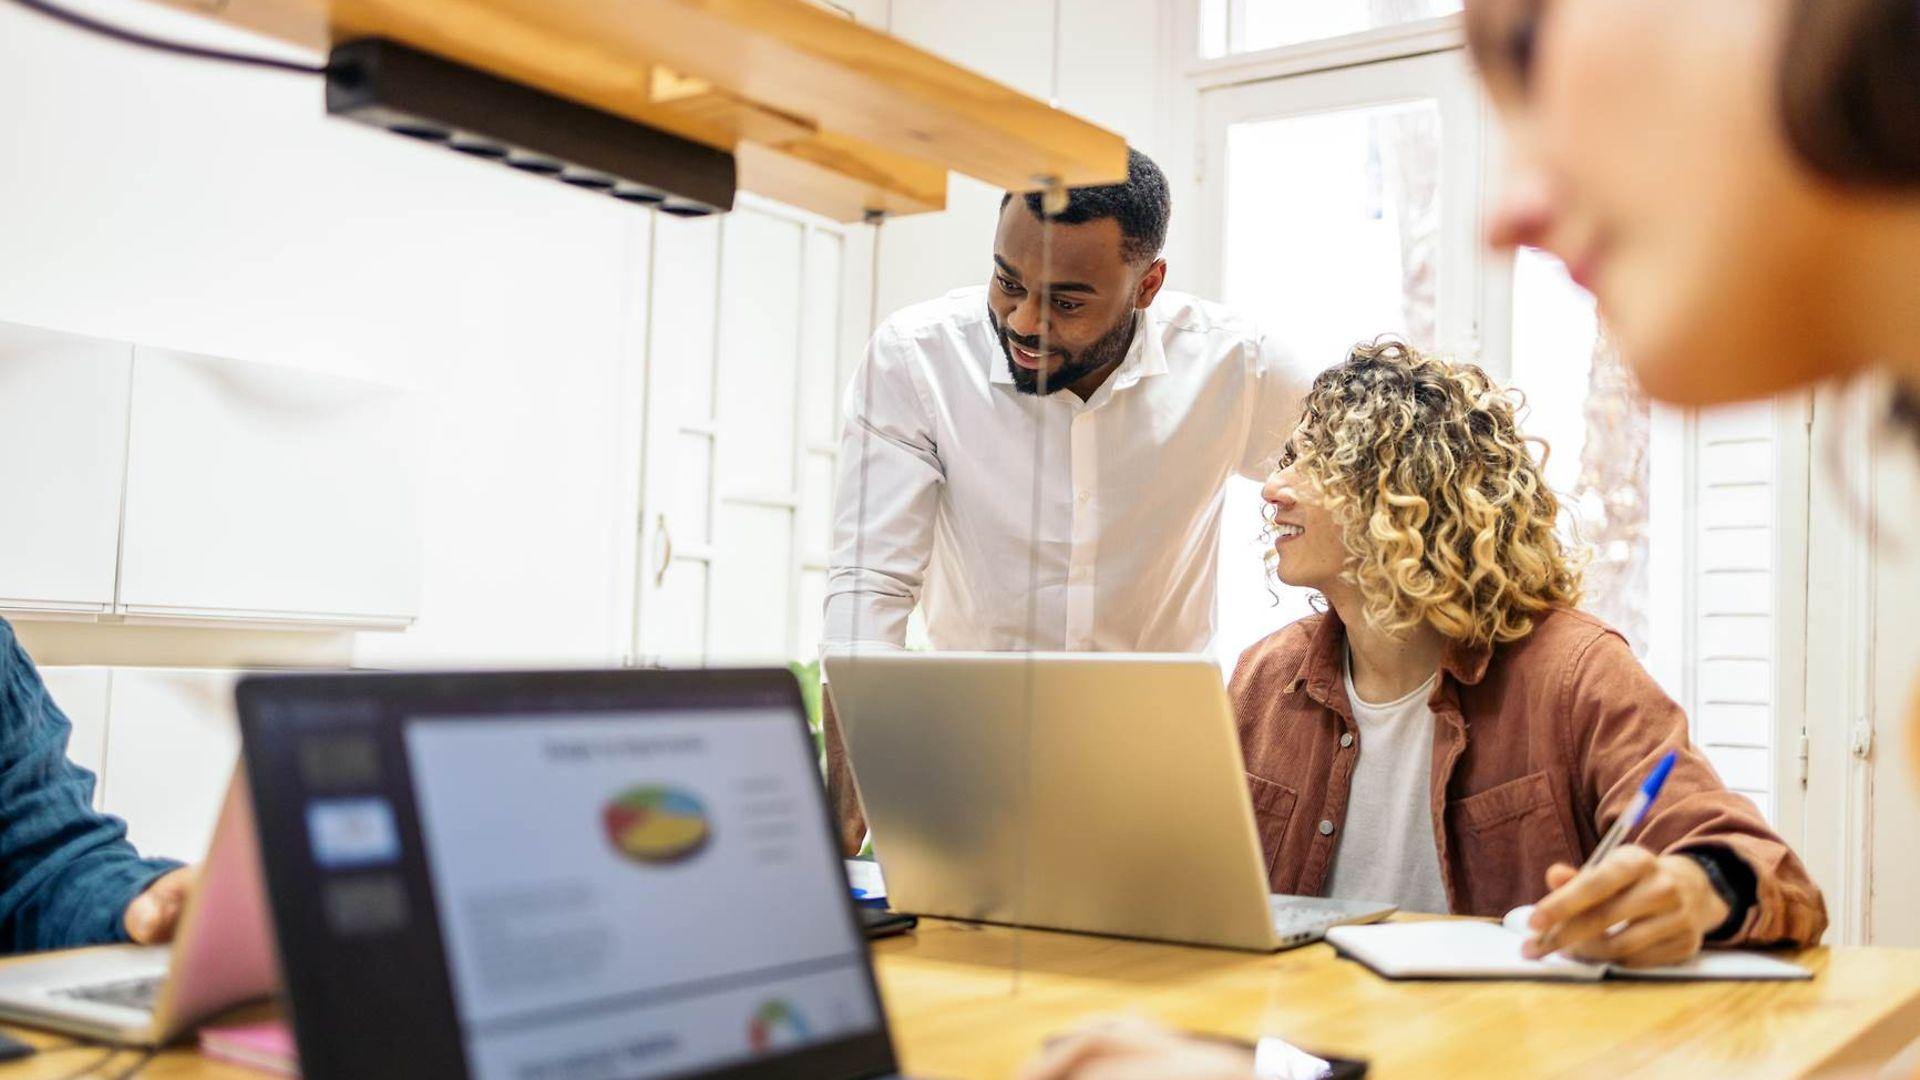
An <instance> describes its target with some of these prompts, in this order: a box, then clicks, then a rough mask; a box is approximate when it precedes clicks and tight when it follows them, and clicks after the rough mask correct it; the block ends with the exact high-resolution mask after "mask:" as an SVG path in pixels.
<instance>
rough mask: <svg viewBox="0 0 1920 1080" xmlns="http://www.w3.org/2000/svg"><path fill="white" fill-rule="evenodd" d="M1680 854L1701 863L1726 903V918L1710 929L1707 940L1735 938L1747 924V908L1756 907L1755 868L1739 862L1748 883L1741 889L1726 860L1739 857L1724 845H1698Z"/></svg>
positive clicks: (1710, 882)
mask: <svg viewBox="0 0 1920 1080" xmlns="http://www.w3.org/2000/svg"><path fill="white" fill-rule="evenodd" d="M1680 854H1682V855H1685V856H1686V857H1687V858H1689V859H1692V860H1693V861H1694V862H1696V863H1698V864H1700V870H1701V872H1703V873H1705V874H1706V875H1707V884H1709V885H1712V886H1713V891H1714V892H1715V893H1716V894H1718V895H1719V897H1720V900H1721V902H1722V903H1724V904H1726V905H1727V917H1726V919H1724V920H1723V921H1722V922H1721V923H1720V925H1719V926H1716V927H1714V928H1713V929H1712V930H1710V931H1708V932H1707V940H1708V941H1718V940H1720V939H1722V938H1728V937H1732V936H1733V935H1734V934H1735V933H1736V932H1738V931H1739V929H1740V927H1741V926H1743V925H1745V924H1746V921H1747V911H1748V909H1750V908H1752V907H1753V899H1754V897H1753V885H1752V880H1753V871H1752V870H1750V869H1748V868H1747V865H1746V864H1745V863H1740V864H1739V871H1736V873H1742V876H1743V879H1744V881H1745V882H1746V884H1747V888H1746V889H1745V890H1742V889H1741V888H1740V887H1739V886H1738V885H1735V884H1734V883H1733V881H1732V880H1731V875H1730V874H1729V870H1730V869H1731V868H1730V867H1728V866H1727V865H1726V860H1729V859H1732V860H1738V859H1739V856H1737V855H1735V854H1733V853H1732V852H1730V851H1727V850H1725V849H1723V848H1695V849H1693V850H1691V851H1683V852H1680Z"/></svg>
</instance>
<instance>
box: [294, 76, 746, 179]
mask: <svg viewBox="0 0 1920 1080" xmlns="http://www.w3.org/2000/svg"><path fill="white" fill-rule="evenodd" d="M327 112H328V113H330V114H332V115H334V116H343V117H346V118H347V119H350V120H357V121H359V122H361V123H363V124H370V125H372V126H374V127H378V128H384V129H385V130H387V131H392V132H395V133H397V134H400V135H406V136H409V137H411V138H415V139H420V140H423V141H426V142H434V143H439V144H441V145H443V146H446V147H449V148H450V149H453V150H458V151H460V152H461V153H463V154H471V155H472V156H474V157H477V158H483V159H486V160H490V161H498V162H500V163H501V164H503V165H508V166H511V167H513V168H516V169H520V170H522V171H524V172H529V173H534V174H537V175H541V176H550V177H553V178H554V179H556V180H559V181H561V182H562V183H567V184H572V185H574V186H575V187H580V188H585V189H588V190H590V191H600V192H604V193H606V194H608V195H611V196H613V197H614V198H616V199H621V200H624V201H626V202H631V203H638V204H642V205H647V206H654V207H658V208H659V209H660V210H661V211H662V212H663V213H668V214H676V215H679V216H681V217H700V216H702V215H705V214H714V213H722V212H725V211H727V210H731V209H733V195H734V186H735V171H734V162H733V155H732V154H729V153H727V152H726V151H724V150H716V149H714V148H713V147H711V146H706V145H703V144H701V143H697V142H693V141H691V140H688V139H683V138H680V137H679V136H677V135H670V134H668V133H666V132H664V131H660V130H657V129H655V128H650V127H648V126H646V125H645V124H641V123H637V122H635V121H632V120H628V119H626V118H624V117H619V116H615V115H613V114H612V113H606V112H601V111H600V110H599V109H594V108H590V107H588V106H585V105H581V104H578V103H577V102H572V101H568V100H566V99H564V98H558V97H554V96H553V95H551V94H547V93H543V92H542V91H539V90H535V89H532V88H531V87H527V86H522V85H520V84H519V83H513V82H508V81H507V80H505V79H501V78H499V77H497V76H494V75H488V74H486V73H485V72H481V71H475V70H474V69H472V68H468V67H462V66H461V65H459V64H456V63H453V62H452V61H449V60H443V59H441V58H440V57H437V56H432V55H429V54H427V53H423V52H420V51H419V50H417V49H410V48H408V47H406V46H404V45H396V44H394V43H393V42H391V41H384V40H381V39H378V38H368V39H364V40H361V41H351V42H348V43H346V44H344V45H338V46H336V47H335V48H334V50H333V55H332V57H331V59H330V60H329V61H328V63H327Z"/></svg>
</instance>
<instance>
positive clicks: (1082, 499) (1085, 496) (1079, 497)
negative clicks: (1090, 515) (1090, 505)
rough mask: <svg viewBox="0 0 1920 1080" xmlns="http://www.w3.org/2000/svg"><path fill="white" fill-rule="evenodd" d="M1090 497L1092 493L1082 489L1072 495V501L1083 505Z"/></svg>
mask: <svg viewBox="0 0 1920 1080" xmlns="http://www.w3.org/2000/svg"><path fill="white" fill-rule="evenodd" d="M1091 498H1093V495H1092V494H1091V493H1089V492H1085V491H1083V492H1081V493H1080V494H1078V495H1075V496H1074V497H1073V501H1074V502H1077V503H1079V504H1081V505H1082V506H1085V505H1086V502H1087V500H1088V499H1091Z"/></svg>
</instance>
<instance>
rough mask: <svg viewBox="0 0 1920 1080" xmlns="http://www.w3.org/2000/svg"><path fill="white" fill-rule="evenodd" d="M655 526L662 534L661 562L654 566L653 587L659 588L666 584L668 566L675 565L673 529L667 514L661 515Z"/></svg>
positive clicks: (660, 534)
mask: <svg viewBox="0 0 1920 1080" xmlns="http://www.w3.org/2000/svg"><path fill="white" fill-rule="evenodd" d="M655 528H656V529H657V530H658V532H659V536H660V564H659V565H658V566H655V567H654V568H653V587H654V588H656V589H658V588H660V587H662V586H663V585H665V584H666V581H667V568H668V567H670V566H672V565H673V530H671V529H669V528H667V515H665V514H661V515H660V520H659V524H657V525H656V526H655Z"/></svg>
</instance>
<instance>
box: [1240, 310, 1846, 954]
mask: <svg viewBox="0 0 1920 1080" xmlns="http://www.w3.org/2000/svg"><path fill="white" fill-rule="evenodd" d="M1514 414H1515V400H1514V398H1513V397H1512V396H1510V395H1509V393H1508V392H1507V391H1506V390H1504V389H1503V388H1501V387H1500V386H1498V385H1497V384H1495V383H1494V382H1493V381H1492V380H1491V379H1489V378H1488V377H1487V375H1486V374H1485V373H1484V372H1482V371H1481V370H1480V369H1479V368H1477V367H1474V366H1472V365H1468V364H1453V363H1448V362H1446V361H1443V360H1438V359H1433V358H1429V357H1424V356H1421V355H1420V354H1418V353H1417V352H1415V351H1414V350H1412V349H1410V348H1408V347H1407V346H1405V345H1403V344H1401V343H1399V342H1397V341H1383V342H1377V343H1374V344H1370V345H1362V346H1359V347H1357V348H1355V349H1354V350H1353V352H1352V353H1351V355H1349V356H1348V358H1347V359H1346V361H1345V362H1344V363H1341V364H1339V365H1337V366H1335V367H1333V368H1330V369H1328V370H1327V371H1325V372H1323V373H1322V374H1321V375H1320V376H1319V377H1318V378H1317V379H1315V380H1314V383H1313V387H1312V389H1311V390H1309V391H1308V393H1307V398H1306V402H1305V406H1304V410H1303V414H1302V417H1301V420H1300V424H1299V427H1298V428H1296V429H1295V431H1294V433H1293V437H1292V439H1291V440H1290V441H1289V443H1288V445H1287V447H1286V449H1285V451H1284V452H1283V453H1282V455H1281V459H1280V464H1281V468H1280V471H1279V472H1277V473H1275V474H1274V476H1273V477H1272V479H1270V480H1269V481H1268V482H1267V485H1266V489H1265V492H1264V495H1265V498H1266V500H1267V506H1268V521H1269V523H1270V527H1271V530H1272V532H1273V535H1274V538H1275V539H1274V548H1273V556H1272V559H1271V566H1272V569H1273V572H1274V574H1275V575H1276V576H1278V577H1279V578H1280V580H1282V581H1284V582H1286V583H1288V584H1290V585H1295V586H1301V587H1305V588H1309V589H1313V590H1315V591H1317V592H1318V593H1319V594H1320V595H1321V596H1323V597H1324V598H1325V599H1326V604H1327V610H1326V611H1325V612H1323V613H1321V614H1319V615H1314V616H1310V617H1308V618H1306V619H1303V620H1301V621H1299V622H1297V623H1294V624H1293V625H1291V626H1288V627H1286V628H1284V629H1282V630H1280V631H1279V632H1278V633H1276V634H1274V635H1273V636H1271V637H1269V638H1267V639H1266V640H1264V641H1262V642H1260V643H1259V644H1256V645H1255V646H1253V648H1251V649H1248V650H1247V652H1246V654H1245V655H1243V656H1242V657H1241V658H1240V665H1239V668H1238V669H1237V670H1236V671H1235V673H1234V677H1233V687H1232V693H1233V698H1234V709H1235V713H1236V715H1237V716H1238V718H1239V723H1240V737H1241V743H1242V746H1243V747H1244V749H1245V751H1246V760H1247V771H1248V777H1247V782H1248V784H1249V786H1250V787H1251V789H1252V792H1253V802H1254V808H1255V816H1256V818H1257V819H1258V823H1259V827H1260V833H1261V839H1262V841H1263V843H1264V845H1265V848H1266V854H1267V858H1268V869H1269V876H1270V878H1271V880H1272V885H1273V890H1274V891H1275V892H1280V893H1297V894H1305V895H1328V896H1337V897H1348V898H1354V899H1373V900H1387V901H1393V902H1395V903H1398V904H1399V905H1400V906H1401V907H1402V908H1406V909H1409V910H1414V911H1429V912H1442V913H1444V912H1452V913H1454V914H1459V915H1501V914H1503V913H1505V912H1506V911H1508V910H1509V909H1511V908H1514V907H1518V906H1520V905H1522V904H1529V903H1535V902H1536V901H1537V902H1538V907H1537V908H1536V909H1535V915H1534V929H1535V930H1536V931H1539V932H1541V933H1542V934H1546V933H1548V932H1551V934H1552V937H1553V940H1554V941H1556V942H1557V943H1558V944H1559V945H1560V946H1561V947H1562V948H1564V949H1565V950H1567V951H1568V952H1571V953H1573V954H1575V955H1578V956H1581V957H1584V958H1586V959H1591V960H1607V961H1612V962H1616V963H1623V964H1639V965H1654V964H1670V963H1677V962H1680V961H1683V960H1686V959H1688V958H1689V957H1691V956H1692V955H1693V954H1694V953H1696V952H1698V951H1699V949H1700V948H1701V946H1702V944H1703V943H1709V942H1710V943H1714V944H1760V945H1775V944H1793V945H1809V944H1812V943H1813V942H1814V941H1816V940H1817V939H1818V938H1819V937H1820V934H1821V931H1822V930H1824V929H1825V927H1826V922H1827V919H1826V910H1825V908H1824V906H1823V905H1822V903H1821V899H1820V894H1819V891H1818V890H1817V889H1816V888H1815V887H1814V885H1813V883H1812V881H1811V880H1809V878H1808V876H1807V874H1806V871H1805V869H1804V868H1803V867H1802V866H1801V865H1800V861H1799V860H1798V859H1797V858H1795V857H1794V855H1793V853H1792V852H1791V851H1789V850H1788V849H1787V846H1786V845H1785V844H1784V843H1783V842H1782V841H1781V840H1780V838H1779V837H1778V836H1776V835H1774V833H1773V832H1772V831H1771V830H1770V829H1769V828H1768V827H1767V825H1766V822H1765V821H1764V820H1763V819H1762V818H1761V816H1760V814H1759V812H1758V810H1757V809H1756V808H1755V807H1754V805H1753V804H1752V803H1751V802H1750V801H1748V800H1747V799H1745V798H1743V797H1741V796H1738V795H1735V794H1733V793H1732V792H1729V791H1727V790H1726V789H1725V788H1724V787H1723V786H1722V785H1721V783H1720V780H1719V778H1718V777H1717V776H1715V775H1714V772H1713V769H1712V768H1711V767H1710V766H1709V765H1708V764H1707V762H1706V759H1705V758H1703V757H1702V756H1701V755H1700V754H1699V753H1698V752H1697V751H1696V750H1695V749H1694V748H1693V746H1692V745H1691V744H1690V743H1689V742H1688V740H1687V721H1686V716H1685V715H1684V714H1683V713H1682V712H1681V711H1680V709H1679V707H1678V706H1676V705H1675V704H1674V703H1673V702H1672V701H1671V700H1669V699H1668V698H1667V696H1666V695H1665V694H1664V693H1662V692H1661V690H1660V688H1659V686H1658V685H1657V684H1655V682H1654V681H1653V678H1652V677H1651V676H1650V675H1649V674H1648V673H1647V672H1646V670H1645V669H1644V668H1642V667H1641V666H1640V663H1639V661H1638V660H1636V659H1635V658H1634V656H1633V652H1632V651H1631V650H1630V649H1629V648H1628V647H1627V643H1626V641H1625V639H1623V638H1622V637H1621V636H1620V635H1619V634H1617V633H1615V632H1614V631H1613V630H1611V629H1609V628H1608V627H1607V626H1606V625H1605V624H1603V623H1601V622H1600V621H1599V620H1598V619H1595V618H1594V617H1592V616H1591V615H1588V614H1585V613H1583V612H1580V611H1576V610H1575V609H1574V605H1575V604H1577V603H1578V602H1579V599H1580V565H1579V562H1578V561H1577V560H1576V559H1575V558H1574V557H1573V556H1572V554H1571V553H1570V552H1569V551H1568V550H1567V548H1566V547H1565V546H1564V545H1563V544H1562V542H1561V540H1560V537H1559V535H1558V533H1557V532H1556V531H1555V525H1556V519H1557V517H1558V515H1559V504H1558V501H1557V500H1556V499H1555V497H1554V495H1553V492H1552V491H1551V490H1549V489H1548V487H1547V485H1546V482H1545V480H1544V479H1543V478H1542V476H1541V473H1540V468H1539V464H1538V463H1537V462H1536V461H1535V459H1534V457H1533V455H1532V453H1531V452H1530V447H1529V444H1528V442H1527V441H1526V440H1525V439H1524V438H1523V437H1522V436H1521V434H1520V431H1519V428H1518V425H1517V424H1516V422H1515V415H1514ZM1670 750H1671V751H1676V752H1677V753H1678V762H1677V763H1676V765H1675V766H1674V769H1673V772H1672V774H1671V775H1670V777H1669V778H1668V780H1667V786H1666V789H1665V791H1664V793H1663V794H1662V797H1661V798H1660V800H1659V801H1658V802H1657V803H1656V805H1655V807H1654V810H1653V813H1652V814H1651V815H1650V816H1649V817H1648V818H1647V820H1646V823H1645V824H1644V825H1643V826H1642V827H1641V829H1640V832H1639V833H1638V834H1637V837H1636V839H1637V843H1635V844H1631V845H1626V846H1623V847H1621V848H1619V849H1618V850H1616V851H1615V852H1614V853H1613V854H1612V855H1611V856H1609V857H1608V858H1607V859H1606V860H1605V861H1604V862H1602V863H1601V864H1600V865H1599V866H1598V867H1596V868H1595V869H1594V870H1593V871H1592V872H1590V873H1588V874H1585V875H1582V876H1581V878H1580V880H1579V881H1578V882H1575V883H1573V884H1571V885H1569V884H1568V883H1569V880H1570V879H1572V878H1573V876H1574V872H1573V867H1575V866H1578V865H1580V864H1581V863H1582V862H1583V861H1584V860H1585V859H1586V857H1587V855H1588V854H1589V853H1590V852H1591V851H1592V850H1593V849H1594V847H1595V846H1596V845H1597V844H1598V842H1599V839H1600V836H1601V834H1603V833H1604V832H1606V828H1607V825H1608V824H1609V823H1610V822H1611V821H1612V820H1613V819H1614V818H1615V817H1617V816H1618V815H1619V814H1620V812H1621V810H1622V809H1623V808H1624V807H1625V806H1626V804H1627V802H1628V801H1629V800H1630V799H1631V798H1632V796H1633V794H1634V792H1635V790H1636V789H1637V788H1638V786H1639V784H1640V782H1641V780H1642V779H1644V778H1645V777H1646V775H1647V773H1648V772H1649V771H1651V770H1652V768H1653V766H1654V764H1655V763H1656V762H1657V761H1659V760H1660V758H1661V757H1662V756H1663V755H1665V754H1666V753H1667V752H1668V751H1670Z"/></svg>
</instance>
